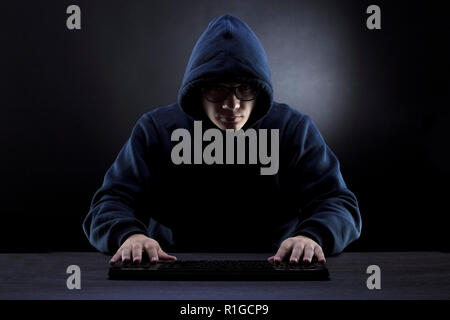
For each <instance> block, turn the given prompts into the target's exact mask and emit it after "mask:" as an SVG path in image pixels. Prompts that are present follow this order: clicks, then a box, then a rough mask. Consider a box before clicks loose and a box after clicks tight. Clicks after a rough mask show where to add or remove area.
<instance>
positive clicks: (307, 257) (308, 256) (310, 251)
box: [303, 245, 314, 263]
mask: <svg viewBox="0 0 450 320" xmlns="http://www.w3.org/2000/svg"><path fill="white" fill-rule="evenodd" d="M313 256H314V247H313V246H312V245H307V246H305V249H304V250H303V262H308V263H310V262H311V261H312V258H313Z"/></svg>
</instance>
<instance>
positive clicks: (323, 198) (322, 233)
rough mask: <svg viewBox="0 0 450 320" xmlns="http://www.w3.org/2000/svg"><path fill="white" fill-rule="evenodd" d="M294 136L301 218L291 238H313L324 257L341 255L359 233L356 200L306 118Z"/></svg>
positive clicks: (359, 223) (296, 180)
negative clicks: (298, 236)
mask: <svg viewBox="0 0 450 320" xmlns="http://www.w3.org/2000/svg"><path fill="white" fill-rule="evenodd" d="M295 137H296V143H295V144H296V147H297V150H298V151H297V152H296V153H295V156H294V168H293V170H294V181H295V182H294V184H295V192H296V193H297V195H298V196H299V199H300V202H301V206H300V208H301V217H300V222H299V224H298V225H297V227H296V230H295V233H294V235H304V236H307V237H310V238H312V239H313V240H315V241H316V242H317V243H318V244H319V245H320V246H321V247H322V249H323V250H324V253H325V254H327V255H332V254H337V253H340V252H341V251H342V250H344V249H345V247H346V246H347V245H348V244H350V243H351V242H352V241H354V240H356V239H358V238H359V235H360V233H361V216H360V212H359V207H358V201H357V199H356V197H355V195H354V194H353V193H352V192H351V191H350V190H349V189H348V188H347V186H346V184H345V182H344V179H343V177H342V174H341V172H340V168H339V161H338V159H337V157H336V156H335V155H334V153H333V152H332V151H331V150H330V148H329V147H328V146H327V145H326V143H325V141H324V139H323V137H322V136H321V134H320V132H319V130H318V128H317V127H316V125H315V124H314V122H313V121H312V120H311V118H310V117H309V116H307V115H305V116H304V118H303V119H302V120H301V121H300V123H299V124H298V125H297V128H296V132H295Z"/></svg>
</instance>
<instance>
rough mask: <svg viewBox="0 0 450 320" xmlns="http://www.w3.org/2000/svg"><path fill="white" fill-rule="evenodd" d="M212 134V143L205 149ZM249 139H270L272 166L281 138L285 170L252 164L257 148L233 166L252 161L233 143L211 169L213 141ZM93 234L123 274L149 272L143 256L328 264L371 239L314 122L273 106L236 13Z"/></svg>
mask: <svg viewBox="0 0 450 320" xmlns="http://www.w3.org/2000/svg"><path fill="white" fill-rule="evenodd" d="M200 129H201V130H202V132H205V135H203V139H202V140H201V141H200V142H198V136H199V135H198V133H199V130H200ZM211 129H213V130H211ZM240 129H241V132H250V131H251V130H254V132H258V133H259V135H258V136H257V138H258V139H259V144H258V152H259V155H260V156H261V152H262V151H264V149H265V148H266V146H264V144H263V143H262V142H261V141H263V142H264V140H263V137H264V135H263V133H265V136H266V138H267V132H269V131H270V133H271V134H272V133H274V135H273V136H271V137H272V138H273V137H276V138H278V140H272V141H275V144H271V145H270V149H271V153H272V155H275V154H276V155H277V156H278V152H279V161H278V159H275V160H277V163H276V166H275V167H274V168H275V170H272V172H269V174H262V171H261V166H262V164H261V163H262V161H260V163H255V162H250V161H248V160H247V157H248V158H249V159H250V158H251V156H250V155H251V154H252V153H251V150H252V148H253V147H254V145H252V144H251V143H250V142H249V143H248V144H246V145H245V149H241V151H242V150H245V151H248V152H249V153H247V154H246V155H245V158H246V160H247V161H246V162H244V163H242V162H240V163H239V162H236V163H235V162H233V161H231V162H229V161H227V162H225V161H222V160H221V159H225V158H226V159H227V160H229V159H231V160H234V157H235V156H236V157H239V156H240V155H239V154H237V155H236V154H235V153H234V151H235V148H234V147H231V148H229V145H228V144H227V148H225V150H223V154H221V153H222V150H220V149H219V148H215V149H214V152H212V151H211V150H209V151H210V153H209V157H210V158H214V159H216V160H215V161H214V162H213V163H211V162H209V163H206V162H207V161H206V158H205V154H207V151H206V150H207V148H208V147H207V145H208V143H209V142H208V139H206V138H205V137H206V136H207V135H206V132H209V133H211V136H210V137H209V141H212V140H213V139H212V136H214V137H215V139H216V140H217V141H219V140H218V139H219V138H220V139H221V136H220V134H222V133H224V134H225V135H226V134H227V133H229V132H230V131H231V132H233V131H234V132H237V131H235V130H240ZM180 130H181V131H180ZM205 130H206V131H205ZM208 130H209V131H208ZM214 130H216V131H214ZM217 132H219V135H218V134H217ZM175 133H176V134H175ZM213 133H214V134H213ZM183 135H184V138H186V135H191V136H194V140H195V141H194V143H192V144H191V142H190V141H187V140H186V141H184V140H183V141H182V144H183V145H184V148H179V146H180V143H181V142H180V141H181V136H183ZM186 139H187V138H186ZM205 140H206V141H205ZM250 140H251V139H250V138H249V141H250ZM267 140H270V139H269V138H268V139H267ZM267 140H266V141H267ZM196 141H197V142H196ZM217 141H216V142H217ZM255 141H256V140H255ZM255 141H253V144H254V143H255ZM196 143H197V144H196ZM198 143H200V145H199V144H198ZM205 146H206V147H205ZM253 150H256V149H253ZM191 151H192V154H191ZM266 151H267V154H268V149H267V150H266ZM202 152H203V153H202ZM253 153H254V151H253ZM220 155H221V156H222V158H220ZM253 155H254V154H253ZM192 156H193V158H195V159H196V160H195V161H193V162H190V159H191V157H192ZM202 156H203V158H202ZM227 157H229V158H227ZM174 159H175V160H174ZM180 159H184V161H180ZM261 159H263V158H260V160H261ZM272 160H274V159H272ZM275 160H274V161H275ZM278 162H279V163H278ZM265 164H267V162H266V163H265ZM83 229H84V231H85V233H86V235H87V237H88V238H89V241H90V242H91V244H92V245H93V246H95V247H96V248H97V249H98V250H99V251H101V252H105V253H112V254H114V255H113V257H112V259H111V263H114V262H117V261H119V260H124V261H130V260H131V261H133V262H140V261H141V260H142V258H143V255H148V257H149V258H150V259H151V261H153V262H157V261H158V260H160V259H161V260H175V259H176V257H175V256H173V255H169V254H168V253H166V252H165V251H164V250H167V251H169V250H171V251H174V252H175V251H178V252H180V251H190V252H199V251H203V252H208V251H209V252H214V251H228V252H233V251H234V252H276V253H275V255H273V256H271V257H269V258H268V259H269V260H270V261H280V260H283V259H286V260H289V261H290V262H292V263H296V262H300V261H308V262H311V261H312V260H313V259H316V260H318V261H320V262H324V261H325V255H330V254H336V253H339V252H341V251H342V250H343V249H344V248H345V247H346V246H347V245H348V244H349V243H350V242H352V241H354V240H356V239H357V238H358V237H359V235H360V232H361V217H360V213H359V208H358V203H357V199H356V197H355V195H354V194H353V193H352V192H351V191H350V190H349V189H348V188H347V186H346V184H345V182H344V180H343V177H342V175H341V172H340V169H339V161H338V159H337V158H336V156H335V155H334V154H333V152H332V151H331V150H330V149H329V147H328V146H327V145H326V143H325V141H324V139H323V138H322V136H321V134H320V133H319V131H318V129H317V127H316V126H315V124H314V123H313V121H312V120H311V118H310V117H309V116H307V115H305V114H303V113H302V112H300V111H297V110H295V109H293V108H291V107H290V106H288V105H286V104H282V103H278V102H276V101H274V100H273V89H272V84H271V78H270V69H269V64H268V61H267V57H266V54H265V52H264V49H263V47H262V45H261V43H260V41H259V40H258V38H257V37H256V35H255V34H254V33H253V31H252V30H251V29H250V28H249V26H248V25H247V24H245V23H244V22H243V21H241V20H240V19H238V18H237V17H235V16H232V15H230V14H225V15H222V16H220V17H217V18H215V19H214V20H212V21H211V22H210V23H209V25H208V27H207V28H206V30H205V31H204V32H203V34H202V35H201V36H200V38H199V39H198V41H197V43H196V45H195V47H194V49H193V51H192V54H191V57H190V59H189V62H188V65H187V68H186V72H185V75H184V78H183V82H182V85H181V88H180V90H179V92H178V103H175V104H172V105H169V106H165V107H159V108H156V109H155V110H153V111H151V112H147V113H145V114H144V115H143V116H142V117H141V118H140V119H139V120H138V121H137V123H136V125H135V127H134V128H133V131H132V133H131V136H130V138H129V139H128V141H127V142H126V143H125V145H124V146H123V148H122V150H121V151H120V153H119V154H118V156H117V158H116V160H115V161H114V163H113V164H112V166H111V167H110V168H109V170H108V171H107V173H106V175H105V178H104V181H103V185H102V186H101V188H100V189H99V190H97V192H96V193H95V195H94V197H93V199H92V204H91V208H90V210H89V213H88V215H87V217H86V219H85V221H84V223H83Z"/></svg>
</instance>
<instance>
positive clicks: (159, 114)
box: [142, 103, 192, 131]
mask: <svg viewBox="0 0 450 320" xmlns="http://www.w3.org/2000/svg"><path fill="white" fill-rule="evenodd" d="M142 118H143V119H145V121H152V122H153V124H154V125H155V127H156V128H157V129H158V131H159V130H161V129H164V128H165V129H166V130H174V129H176V128H185V127H187V126H188V125H189V123H190V122H191V121H192V120H191V119H190V118H189V117H188V116H187V115H186V114H185V113H184V112H183V110H182V109H181V108H180V106H179V105H178V104H177V103H173V104H170V105H167V106H159V107H156V108H155V109H153V110H152V111H149V112H146V113H144V114H143V115H142Z"/></svg>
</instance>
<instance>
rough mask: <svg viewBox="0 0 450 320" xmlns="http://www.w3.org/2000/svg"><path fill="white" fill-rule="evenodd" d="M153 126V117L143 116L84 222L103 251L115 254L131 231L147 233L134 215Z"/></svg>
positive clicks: (145, 172) (146, 173)
mask: <svg viewBox="0 0 450 320" xmlns="http://www.w3.org/2000/svg"><path fill="white" fill-rule="evenodd" d="M149 128H153V123H152V120H151V118H150V117H147V116H145V115H144V116H142V117H141V118H140V119H139V120H138V121H137V123H136V125H135V126H134V128H133V130H132V133H131V136H130V137H129V139H128V140H127V141H126V143H125V145H124V146H123V147H122V149H121V150H120V152H119V154H118V156H117V158H116V159H115V161H114V162H113V164H112V165H111V167H110V168H109V169H108V171H107V172H106V175H105V177H104V180H103V184H102V186H101V187H100V189H98V190H97V191H96V193H95V194H94V197H93V199H92V202H91V206H90V210H89V212H88V214H87V216H86V218H85V220H84V222H83V230H84V232H85V234H86V236H87V237H88V239H89V242H90V243H91V244H92V245H93V246H94V247H95V248H97V250H99V251H100V252H103V253H114V252H116V251H117V250H118V248H119V247H120V246H121V245H122V243H123V242H124V241H125V240H126V238H127V237H129V236H130V235H132V234H135V233H143V234H146V230H147V226H146V225H145V224H144V223H143V222H142V221H140V220H138V218H137V217H136V215H135V209H136V206H137V202H138V199H139V197H140V196H141V195H142V194H143V192H144V190H145V189H146V187H147V185H148V181H149V178H150V171H149V167H148V161H149V159H148V158H149V149H150V145H151V144H152V143H151V140H154V139H155V136H156V135H153V134H151V133H148V130H149Z"/></svg>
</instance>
